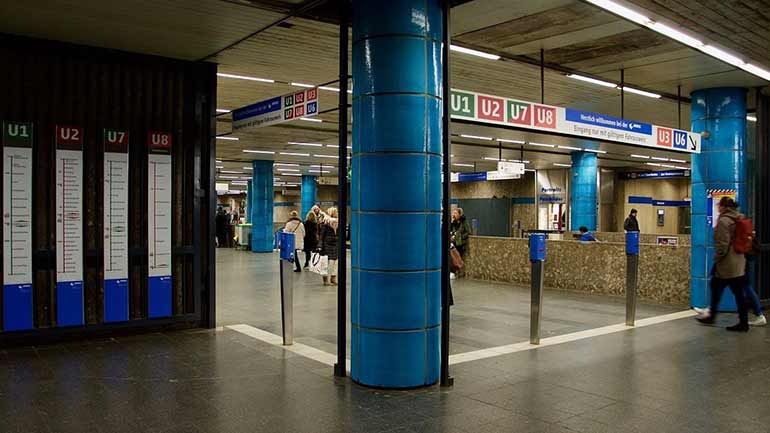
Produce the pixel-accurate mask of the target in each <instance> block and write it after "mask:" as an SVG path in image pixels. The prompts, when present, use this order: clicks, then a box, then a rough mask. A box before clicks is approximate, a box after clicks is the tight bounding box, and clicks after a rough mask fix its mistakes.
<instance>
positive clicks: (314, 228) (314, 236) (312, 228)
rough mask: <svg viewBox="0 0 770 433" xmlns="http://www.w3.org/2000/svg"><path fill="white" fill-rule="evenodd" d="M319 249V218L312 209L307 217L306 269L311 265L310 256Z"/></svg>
mask: <svg viewBox="0 0 770 433" xmlns="http://www.w3.org/2000/svg"><path fill="white" fill-rule="evenodd" d="M316 249H318V218H317V217H316V214H315V212H313V211H312V210H311V211H310V212H308V213H307V216H306V217H305V269H307V268H308V267H309V266H310V256H311V255H312V254H313V251H315V250H316Z"/></svg>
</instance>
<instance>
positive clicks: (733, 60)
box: [699, 45, 746, 67]
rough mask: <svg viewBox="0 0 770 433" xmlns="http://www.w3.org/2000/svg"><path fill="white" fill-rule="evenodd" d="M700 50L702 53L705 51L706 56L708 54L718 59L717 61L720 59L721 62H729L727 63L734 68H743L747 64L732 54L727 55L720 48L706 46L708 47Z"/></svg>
mask: <svg viewBox="0 0 770 433" xmlns="http://www.w3.org/2000/svg"><path fill="white" fill-rule="evenodd" d="M699 49H700V50H701V51H703V52H704V53H706V54H708V55H710V56H713V57H716V58H717V59H719V60H721V61H723V62H727V63H729V64H731V65H733V66H738V67H742V66H743V65H745V64H746V62H744V61H743V60H741V59H739V58H738V57H735V56H734V55H732V54H730V53H727V52H725V51H722V50H720V49H719V48H717V47H714V46H711V45H706V46H704V47H701V48H699Z"/></svg>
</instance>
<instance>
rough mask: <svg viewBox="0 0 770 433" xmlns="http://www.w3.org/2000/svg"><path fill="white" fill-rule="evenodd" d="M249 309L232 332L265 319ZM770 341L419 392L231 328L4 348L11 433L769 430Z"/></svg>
mask: <svg viewBox="0 0 770 433" xmlns="http://www.w3.org/2000/svg"><path fill="white" fill-rule="evenodd" d="M220 257H221V256H220ZM264 266H265V267H267V265H264ZM256 269H257V266H254V267H253V268H251V270H250V271H249V272H250V274H249V275H250V276H251V278H252V279H253V280H254V281H256V278H255V276H256V275H257V274H258V272H256ZM219 277H220V278H225V279H230V278H231V279H230V281H238V278H237V277H236V276H233V277H225V276H224V274H223V273H222V272H221V271H220V272H219ZM270 278H272V277H271V276H269V275H262V280H261V281H262V283H261V284H266V281H269V279H270ZM241 279H243V280H246V281H248V278H244V277H243V276H242V277H241ZM221 282H222V280H221V279H220V283H221ZM313 290H317V291H319V293H321V294H323V293H324V292H323V291H322V290H323V289H321V288H314V289H313ZM472 290H474V289H473V287H471V288H470V289H468V290H467V291H466V290H463V289H461V290H459V294H458V296H460V297H461V299H462V300H461V301H460V303H463V302H464V303H467V304H470V303H471V301H470V300H468V297H466V295H468V296H470V294H471V293H472ZM478 290H485V289H482V288H481V287H479V288H478ZM500 290H502V289H500ZM507 290H508V289H507ZM249 293H253V294H255V296H258V297H263V298H264V299H269V298H270V297H273V296H274V295H269V294H267V293H262V294H260V293H259V291H257V290H255V289H250V291H249ZM330 296H331V295H330ZM512 296H513V295H512ZM300 298H302V297H300ZM320 298H321V296H320V295H319V296H316V297H310V296H309V295H308V297H307V298H302V299H306V301H307V303H308V304H307V305H306V306H305V307H303V308H306V309H308V311H311V312H312V311H314V309H313V308H310V304H312V303H313V302H316V301H315V300H316V299H320ZM511 299H514V298H511ZM554 302H555V301H554ZM565 302H566V301H565ZM581 302H583V303H585V305H586V306H585V307H576V308H577V310H576V311H580V310H582V309H583V308H588V307H587V305H588V304H590V302H588V301H587V300H582V301H581ZM229 303H232V304H234V303H236V302H235V300H230V301H227V302H226V303H225V306H226V305H228V304H229ZM328 304H329V305H333V302H332V301H329V303H328ZM324 305H326V304H324ZM597 305H604V304H595V305H594V308H596V306H597ZM242 307H243V308H242V309H241V310H239V312H234V313H233V316H232V320H233V322H235V321H239V319H240V318H244V317H246V316H248V315H251V314H258V311H256V310H249V308H250V307H249V306H248V305H245V304H244V305H242ZM328 308H329V307H328V306H325V307H323V308H321V310H323V309H328ZM459 308H462V306H458V309H459ZM468 308H469V309H470V310H469V311H472V309H471V307H470V306H469V307H468ZM473 308H476V307H473ZM498 308H500V311H507V310H506V308H507V306H506V305H498ZM598 310H599V312H602V313H603V312H604V311H605V310H604V308H600V309H598ZM620 310H621V311H622V308H620ZM589 311H590V310H589ZM220 313H223V311H221V312H220ZM238 314H241V315H243V316H241V317H237V315H238ZM326 314H327V315H328V314H331V313H326ZM468 314H469V315H470V313H468ZM564 315H567V316H568V317H572V315H570V313H569V312H567V313H564V314H562V313H561V312H560V313H559V314H557V315H556V316H558V318H561V317H562V316H564ZM574 315H575V316H579V314H577V313H574ZM458 316H460V314H459V313H458ZM223 319H224V317H223ZM252 319H253V320H251V321H250V322H247V321H245V320H243V321H244V322H247V323H251V324H252V325H255V326H256V325H260V324H261V323H262V322H260V320H265V322H264V323H265V324H269V321H268V318H264V317H254V318H252ZM270 320H272V319H270ZM469 320H470V321H471V322H473V320H472V319H469ZM732 320H734V318H732V317H728V316H724V317H723V318H722V319H721V321H722V323H721V324H722V325H724V324H727V323H729V322H730V321H732ZM565 321H567V322H569V323H568V326H569V327H570V329H574V328H579V327H582V326H585V324H583V323H582V322H579V321H573V320H571V319H569V320H565ZM606 321H610V322H612V323H616V322H618V320H617V317H615V315H609V316H608V318H607V319H603V320H602V322H606ZM317 323H318V324H323V323H325V322H324V321H321V320H320V319H319V321H318V322H317ZM479 323H481V322H479ZM574 323H577V324H574ZM597 323H598V322H597ZM323 326H325V325H323ZM474 326H475V325H474ZM559 326H567V325H559ZM458 327H459V325H458ZM554 329H556V328H554ZM562 331H563V330H562ZM559 332H561V331H559ZM322 334H323V333H322V332H320V331H319V332H318V335H322ZM330 335H331V336H332V337H333V332H331V331H330ZM306 338H308V339H309V340H313V339H311V338H309V337H306ZM314 338H315V339H317V340H319V341H322V340H324V339H326V338H327V337H322V338H319V337H318V336H315V337H314ZM493 338H494V339H493V340H491V341H490V343H489V344H491V343H496V342H498V341H502V340H497V338H501V337H499V336H498V335H496V334H495V336H494V337H493ZM768 341H770V331H769V330H768V329H767V328H755V329H752V330H751V332H749V333H748V334H739V335H735V334H732V333H728V332H726V331H724V330H723V329H720V328H717V327H704V326H699V325H698V324H696V323H695V322H694V321H693V320H692V319H682V320H676V321H670V322H666V323H662V324H658V325H653V326H647V327H644V328H639V329H634V330H630V331H625V332H618V333H613V334H609V335H603V336H598V337H593V338H587V339H583V340H579V341H574V342H567V343H564V344H559V345H554V346H549V347H542V348H538V349H535V350H530V351H525V352H518V353H511V354H508V355H502V356H496V357H491V358H487V359H483V360H478V361H471V362H466V363H463V364H459V365H456V366H453V367H452V375H453V376H454V377H455V386H454V387H453V388H448V389H442V388H440V387H430V388H426V389H420V390H412V391H382V390H372V389H367V388H364V387H361V386H358V385H356V384H353V383H351V382H350V381H349V380H348V379H336V378H334V377H333V376H332V373H331V368H329V367H328V366H327V365H324V364H321V363H318V362H316V361H313V360H310V359H308V358H305V357H303V356H301V355H298V354H296V353H292V352H288V351H286V350H284V349H282V348H281V347H277V346H274V345H270V344H267V343H264V342H262V341H259V340H256V339H254V338H251V337H249V336H247V335H244V334H241V333H239V332H236V331H233V330H230V329H227V328H224V329H222V328H220V329H218V330H194V331H184V332H174V333H164V334H151V335H144V336H136V337H125V338H115V339H106V340H95V341H94V340H92V341H85V342H79V343H72V344H61V345H55V346H46V347H32V348H20V349H14V350H0V432H25V433H34V432H62V433H64V432H78V433H90V432H109V433H121V432H169V433H170V432H174V433H177V432H179V433H182V432H184V433H187V432H190V433H200V432H212V433H213V432H223V433H228V432H233V433H236V432H238V433H240V432H312V433H325V432H362V433H363V432H367V433H369V432H373V433H374V432H386V431H387V432H403V433H413V432H468V433H486V432H563V433H567V432H585V433H597V432H620V433H624V432H630V433H641V432H651V433H652V432H655V433H657V432H677V433H680V432H731V433H733V432H734V433H743V432H746V433H755V432H767V431H769V430H768V428H767V427H766V426H767V425H770V392H769V391H768V390H769V389H770V365H769V364H768V361H767V360H768V359H770V344H768ZM475 344H476V343H474V345H475Z"/></svg>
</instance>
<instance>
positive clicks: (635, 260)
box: [626, 232, 639, 326]
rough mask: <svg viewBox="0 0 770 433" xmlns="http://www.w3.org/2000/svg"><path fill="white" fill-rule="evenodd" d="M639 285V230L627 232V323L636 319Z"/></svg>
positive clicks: (630, 324)
mask: <svg viewBox="0 0 770 433" xmlns="http://www.w3.org/2000/svg"><path fill="white" fill-rule="evenodd" d="M638 285H639V232H628V233H626V325H627V326H634V323H635V321H636V289H637V287H638Z"/></svg>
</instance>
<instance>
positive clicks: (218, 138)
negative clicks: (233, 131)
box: [217, 135, 240, 141]
mask: <svg viewBox="0 0 770 433" xmlns="http://www.w3.org/2000/svg"><path fill="white" fill-rule="evenodd" d="M217 140H234V141H238V140H240V138H238V137H230V136H228V135H217Z"/></svg>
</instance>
